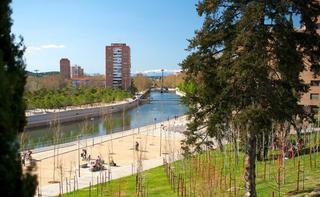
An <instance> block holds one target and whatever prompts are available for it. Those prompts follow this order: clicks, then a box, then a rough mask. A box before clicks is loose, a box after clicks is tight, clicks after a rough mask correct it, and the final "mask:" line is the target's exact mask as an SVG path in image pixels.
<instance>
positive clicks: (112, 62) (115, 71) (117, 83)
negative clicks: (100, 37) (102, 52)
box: [106, 43, 131, 90]
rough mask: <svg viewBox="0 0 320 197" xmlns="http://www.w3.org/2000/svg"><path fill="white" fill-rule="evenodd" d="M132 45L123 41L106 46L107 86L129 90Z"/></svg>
mask: <svg viewBox="0 0 320 197" xmlns="http://www.w3.org/2000/svg"><path fill="white" fill-rule="evenodd" d="M130 69H131V57H130V47H129V46H127V45H126V44H122V43H113V44H111V46H106V87H113V88H122V89H124V90H127V89H128V88H129V87H130V85H131V80H130Z"/></svg>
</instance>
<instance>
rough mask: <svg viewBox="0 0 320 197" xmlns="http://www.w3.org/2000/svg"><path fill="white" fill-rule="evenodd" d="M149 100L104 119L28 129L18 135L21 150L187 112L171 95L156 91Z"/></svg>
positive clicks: (163, 119)
mask: <svg viewBox="0 0 320 197" xmlns="http://www.w3.org/2000/svg"><path fill="white" fill-rule="evenodd" d="M149 98H150V102H146V103H144V104H141V105H139V106H137V107H136V108H133V109H129V110H123V111H122V112H117V113H112V114H108V115H106V116H104V117H97V118H94V119H93V118H92V119H88V120H83V121H76V122H70V123H64V124H60V125H59V126H52V127H42V128H32V129H27V130H26V132H24V133H23V134H22V135H20V136H19V141H20V143H21V148H22V149H27V148H38V147H44V146H49V145H52V144H53V140H54V139H59V142H60V143H65V142H70V141H74V140H76V139H77V136H79V135H81V136H82V137H81V138H89V137H95V136H100V135H105V134H109V133H111V132H112V133H115V132H120V131H123V130H129V129H133V128H138V127H142V126H145V125H150V124H154V123H158V122H162V121H165V120H167V119H168V118H173V117H174V116H181V115H183V114H185V113H186V112H187V107H186V106H185V105H184V104H182V103H181V101H180V96H178V95H176V94H174V93H172V92H166V93H160V92H157V91H153V92H151V93H150V95H149ZM54 136H59V137H58V138H57V137H56V138H55V137H54Z"/></svg>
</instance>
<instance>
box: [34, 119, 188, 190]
mask: <svg viewBox="0 0 320 197" xmlns="http://www.w3.org/2000/svg"><path fill="white" fill-rule="evenodd" d="M174 122H175V124H172V122H171V125H170V122H168V121H165V122H162V123H159V124H158V125H157V127H156V130H155V129H154V128H155V127H154V125H148V126H145V127H142V128H140V129H134V130H128V131H124V132H119V133H115V134H113V136H112V139H113V140H115V139H117V140H116V141H114V145H115V147H114V149H121V148H123V149H125V151H126V152H134V151H133V150H132V149H133V147H132V143H131V142H130V143H129V144H128V143H127V144H126V138H128V137H129V136H137V134H138V133H140V134H141V135H142V139H141V140H143V138H144V137H143V135H144V136H149V137H150V138H151V139H153V138H154V139H156V140H155V141H152V143H154V145H153V146H149V148H148V149H147V150H148V151H149V152H148V154H149V156H148V157H147V158H146V159H145V158H143V159H145V160H142V166H143V170H148V169H151V168H154V167H157V166H161V165H162V164H163V159H164V158H166V159H167V160H168V157H169V155H163V156H161V157H160V155H159V149H158V147H160V146H159V144H157V143H159V140H158V139H159V136H161V135H162V139H163V141H164V140H165V139H164V138H165V137H169V133H167V134H164V133H163V132H164V131H163V130H161V127H160V125H161V124H163V125H164V126H165V127H166V128H167V129H168V127H169V128H170V129H169V130H170V131H171V132H172V133H171V134H170V135H171V138H172V139H171V140H181V139H183V138H184V135H183V134H182V132H183V131H184V130H185V128H186V123H187V122H188V121H187V120H186V117H185V116H183V117H179V118H178V119H177V120H175V121H174ZM169 125H170V126H169ZM161 131H162V133H161ZM152 136H153V137H152ZM129 138H130V139H132V137H129ZM108 140H110V135H106V136H99V137H96V138H91V139H86V140H81V141H80V143H81V144H84V143H86V144H87V143H88V144H89V143H91V142H93V143H95V144H96V146H94V147H95V148H99V147H101V146H103V143H104V142H108ZM135 140H136V139H135ZM149 140H150V139H149ZM117 141H118V142H119V144H120V143H121V145H120V146H126V147H116V143H117ZM130 141H131V140H130ZM146 143H147V144H148V145H151V144H150V143H151V141H148V142H146ZM163 143H164V142H163ZM100 144H101V146H97V145H100ZM140 144H141V148H142V146H144V145H142V142H141V143H140ZM178 144H180V143H178ZM163 146H164V144H162V147H163ZM179 146H180V145H179ZM128 147H132V148H131V151H128ZM77 149H78V143H77V142H72V143H69V144H68V145H66V144H65V145H64V144H62V145H61V147H60V150H59V154H60V155H62V157H64V156H63V155H67V154H76V155H77V151H76V150H77ZM153 149H154V150H153ZM174 150H175V151H172V152H174V154H175V155H174V156H172V155H171V159H173V160H177V159H180V157H177V155H179V153H180V148H177V149H174ZM154 151H156V152H154ZM163 151H164V147H163ZM33 152H34V158H35V159H37V160H39V161H42V165H44V163H43V162H45V161H47V162H48V160H50V161H51V160H52V157H53V150H52V147H47V148H42V149H37V150H33ZM162 153H163V152H162ZM119 154H120V155H122V157H123V160H122V161H121V162H120V160H119V159H117V160H115V162H116V163H117V164H118V163H119V165H120V167H109V166H107V165H106V166H105V167H106V169H107V170H104V171H100V172H91V171H90V170H89V169H88V168H80V175H81V176H80V177H78V173H79V168H78V167H76V168H75V169H73V170H72V172H71V171H69V172H64V173H65V175H64V176H63V177H68V180H67V182H68V184H66V179H65V178H64V180H63V181H62V182H63V183H62V184H59V183H55V184H48V183H47V182H46V184H45V183H44V182H43V181H42V183H40V185H39V187H38V190H37V194H36V196H40V195H41V196H57V195H59V193H60V191H62V193H66V192H67V191H68V192H70V191H73V190H74V189H76V190H77V189H81V188H85V187H89V186H90V184H91V185H95V184H97V177H101V176H102V177H108V174H109V173H110V174H109V177H110V180H114V179H118V178H121V177H125V176H129V175H133V174H135V173H136V172H137V169H136V167H137V161H136V159H134V160H132V156H125V155H124V153H120V152H119V153H117V155H115V156H118V157H119V156H120V155H119ZM148 154H147V155H148ZM131 155H132V154H131ZM136 158H137V157H136ZM73 160H74V158H73ZM67 161H68V160H67ZM69 161H70V162H71V160H69ZM64 164H65V165H66V164H68V162H65V163H64ZM40 165H41V163H40ZM42 167H43V168H44V166H42ZM45 167H46V166H45ZM64 167H65V166H64ZM40 168H41V166H40ZM65 168H67V167H65ZM50 169H51V168H50ZM67 169H68V168H67ZM48 170H49V169H48ZM46 171H47V170H43V171H42V172H41V170H40V172H38V173H40V174H38V176H41V175H42V176H43V174H45V173H48V172H46ZM57 177H58V176H57ZM57 179H59V178H57ZM98 179H100V178H98ZM40 182H41V181H40ZM99 182H101V181H99ZM41 184H42V185H41Z"/></svg>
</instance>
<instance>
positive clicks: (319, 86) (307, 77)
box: [300, 17, 320, 107]
mask: <svg viewBox="0 0 320 197" xmlns="http://www.w3.org/2000/svg"><path fill="white" fill-rule="evenodd" d="M317 33H318V34H319V35H320V17H318V18H317ZM300 77H301V79H302V80H303V81H304V83H306V84H308V85H310V89H309V92H307V93H306V94H304V95H303V96H302V98H301V100H300V104H301V105H304V106H311V107H315V106H318V105H319V104H320V76H317V77H315V76H313V72H311V71H310V65H309V64H308V62H306V70H305V71H303V72H302V73H301V74H300Z"/></svg>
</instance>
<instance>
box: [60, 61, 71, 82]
mask: <svg viewBox="0 0 320 197" xmlns="http://www.w3.org/2000/svg"><path fill="white" fill-rule="evenodd" d="M60 76H61V78H62V79H70V60H69V59H67V58H62V59H60Z"/></svg>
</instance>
